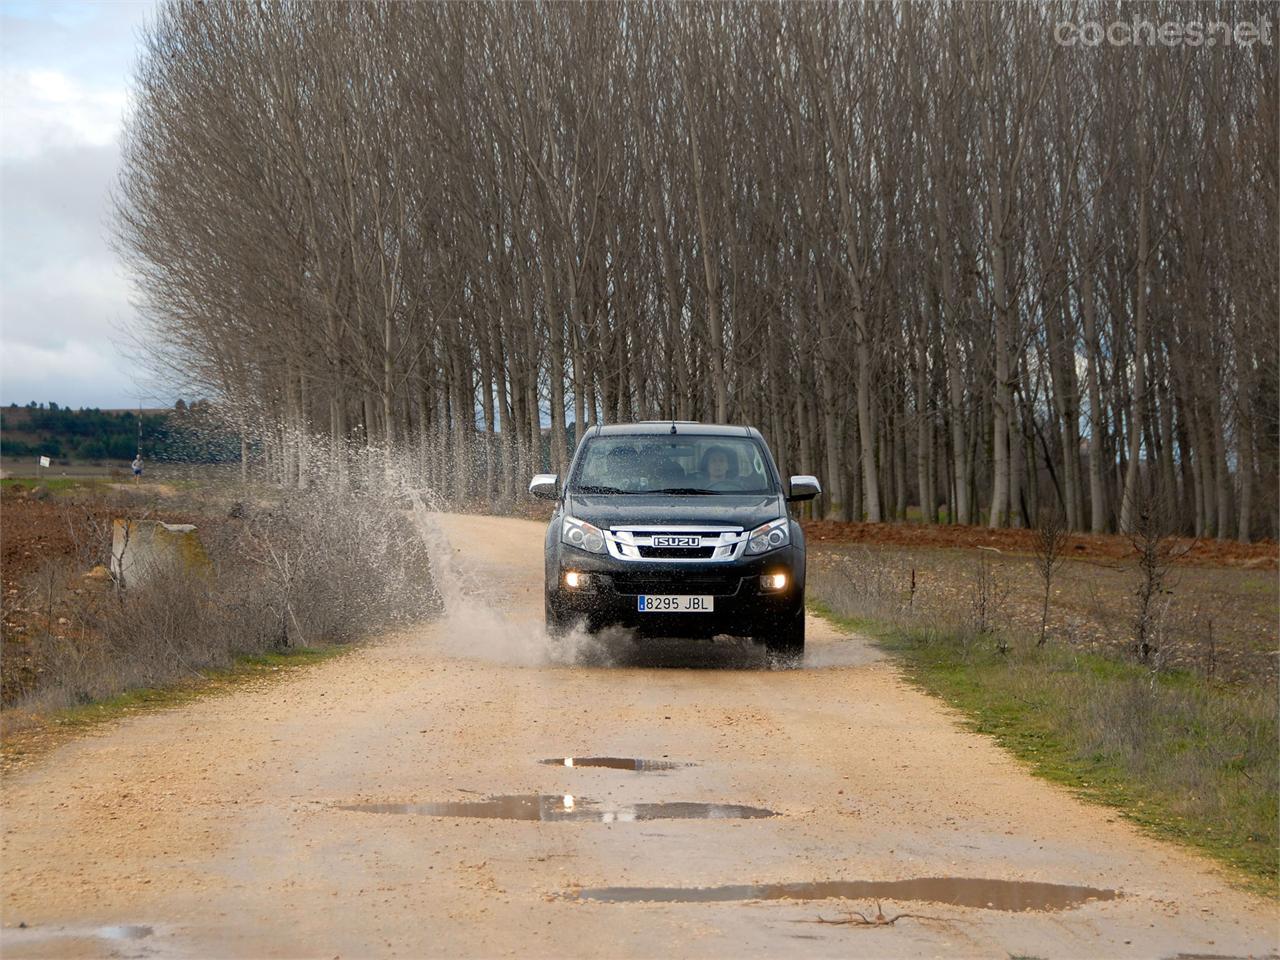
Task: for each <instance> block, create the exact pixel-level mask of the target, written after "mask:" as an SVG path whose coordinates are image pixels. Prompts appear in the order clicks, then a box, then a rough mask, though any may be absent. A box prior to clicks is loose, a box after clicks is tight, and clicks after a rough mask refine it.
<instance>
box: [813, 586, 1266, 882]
mask: <svg viewBox="0 0 1280 960" xmlns="http://www.w3.org/2000/svg"><path fill="white" fill-rule="evenodd" d="M811 607H812V608H813V610H814V611H815V612H817V613H819V614H821V615H822V616H825V617H827V618H828V619H830V620H832V621H833V622H835V623H837V624H839V625H840V626H842V627H845V628H848V629H853V630H857V631H860V632H862V633H865V634H868V635H870V636H871V637H873V638H874V639H875V640H876V642H877V643H878V644H879V645H880V646H881V647H882V648H884V649H885V650H886V651H888V652H889V653H891V654H892V655H893V656H894V657H895V658H896V659H897V660H898V661H899V662H900V663H901V664H902V666H903V668H904V671H905V673H906V676H907V677H908V679H909V680H910V681H911V682H912V683H914V684H915V685H917V686H918V687H920V688H921V689H923V690H925V691H927V692H929V693H931V694H934V695H936V696H938V697H940V698H942V699H943V700H945V701H946V702H947V703H949V704H950V705H952V706H953V707H956V708H957V709H959V710H960V711H961V712H962V713H963V714H964V716H965V718H966V720H967V722H968V724H969V726H970V727H971V728H972V729H974V730H976V731H978V732H979V733H984V734H987V735H989V736H991V737H993V738H994V739H995V740H996V741H997V742H998V743H1000V744H1001V745H1002V746H1003V747H1005V748H1006V749H1008V750H1009V751H1011V752H1012V753H1013V754H1014V755H1015V756H1017V757H1018V758H1019V759H1021V760H1023V761H1025V762H1026V763H1027V764H1028V765H1029V766H1030V768H1031V770H1032V771H1033V772H1034V773H1035V774H1037V775H1038V776H1041V777H1044V778H1046V779H1048V780H1052V781H1054V782H1055V783H1060V784H1064V785H1066V786H1068V787H1070V788H1071V789H1072V790H1073V791H1075V792H1076V793H1077V794H1079V795H1080V796H1082V797H1084V798H1086V799H1089V800H1093V801H1096V802H1100V803H1104V804H1107V805H1109V806H1112V807H1114V808H1116V809H1117V810H1118V811H1119V812H1120V814H1121V815H1123V816H1124V817H1125V818H1127V819H1129V820H1131V821H1133V822H1134V823H1137V824H1139V825H1140V826H1142V827H1143V828H1144V829H1146V830H1148V831H1150V832H1151V833H1153V834H1155V835H1157V836H1160V837H1164V838H1167V839H1172V840H1177V841H1180V842H1182V843H1186V844H1189V845H1191V846H1194V847H1196V848H1198V849H1200V850H1202V851H1204V852H1206V853H1208V854H1209V855H1211V856H1213V857H1214V858H1216V859H1218V860H1219V861H1221V862H1223V863H1225V864H1228V865H1230V866H1231V867H1233V868H1235V869H1236V870H1237V871H1239V872H1240V875H1241V877H1242V879H1243V881H1244V883H1245V885H1247V886H1249V887H1250V888H1252V889H1254V890H1256V891H1259V892H1264V893H1266V894H1267V895H1269V896H1272V897H1275V896H1277V894H1278V893H1280V886H1278V879H1280V876H1278V874H1280V871H1278V870H1277V858H1278V851H1280V829H1278V826H1277V825H1278V823H1280V800H1278V797H1280V783H1278V781H1280V774H1278V772H1277V757H1278V756H1280V744H1278V737H1277V728H1278V722H1277V698H1276V691H1275V690H1274V688H1272V687H1271V686H1270V685H1262V684H1256V685H1249V684H1224V683H1217V682H1213V681H1210V680H1206V679H1205V678H1203V677H1201V676H1198V675H1196V674H1192V673H1189V672H1185V671H1159V672H1154V671H1152V670H1150V669H1148V668H1146V667H1144V666H1142V665H1140V664H1137V663H1129V662H1124V661H1121V660H1117V659H1114V658H1110V657H1105V656H1101V655H1098V654H1092V653H1082V652H1076V651H1073V650H1070V649H1064V648H1062V647H1060V646H1055V645H1052V644H1050V645H1048V646H1046V647H1044V648H1037V647H1035V645H1034V643H1021V642H1013V643H1011V644H1010V649H1009V652H1008V653H1007V654H1001V653H999V652H998V651H997V649H996V643H995V641H994V639H992V638H991V637H989V636H974V635H973V634H972V633H971V632H967V631H965V630H964V629H963V628H947V627H939V626H936V625H933V626H911V625H894V624H891V623H885V622H881V621H874V620H866V619H862V618H857V617H844V616H840V615H838V614H835V613H833V612H832V611H831V610H830V609H828V608H825V607H824V606H823V605H821V604H820V603H812V604H811Z"/></svg>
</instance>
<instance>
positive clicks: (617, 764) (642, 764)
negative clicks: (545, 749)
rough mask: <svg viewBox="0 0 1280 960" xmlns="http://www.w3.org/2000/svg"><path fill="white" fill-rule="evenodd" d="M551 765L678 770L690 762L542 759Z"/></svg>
mask: <svg viewBox="0 0 1280 960" xmlns="http://www.w3.org/2000/svg"><path fill="white" fill-rule="evenodd" d="M540 762H541V763H545V764H546V765H547V766H551V767H607V768H609V769H610V770H637V771H640V772H645V771H652V770H676V769H679V768H680V767H687V766H690V764H687V763H678V762H676V761H675V760H642V759H641V758H639V757H551V758H549V759H547V760H542V761H540Z"/></svg>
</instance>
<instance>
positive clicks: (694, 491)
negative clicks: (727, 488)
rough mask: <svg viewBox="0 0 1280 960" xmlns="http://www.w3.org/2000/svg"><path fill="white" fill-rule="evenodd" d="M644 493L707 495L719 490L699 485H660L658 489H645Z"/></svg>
mask: <svg viewBox="0 0 1280 960" xmlns="http://www.w3.org/2000/svg"><path fill="white" fill-rule="evenodd" d="M644 492H645V493H681V494H687V495H690V496H696V495H700V494H706V495H708V496H710V495H714V494H717V493H720V492H721V491H719V490H703V489H702V488H701V487H662V488H661V489H658V490H645V491H644Z"/></svg>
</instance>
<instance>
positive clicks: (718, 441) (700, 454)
mask: <svg viewBox="0 0 1280 960" xmlns="http://www.w3.org/2000/svg"><path fill="white" fill-rule="evenodd" d="M571 489H572V490H573V491H574V492H575V493H603V494H638V493H669V494H690V495H693V494H705V495H714V494H732V493H757V494H766V493H776V492H777V491H776V490H775V487H774V482H773V479H772V472H771V471H770V469H769V467H768V466H767V464H766V462H765V456H764V451H763V450H762V449H761V447H760V444H759V443H757V442H756V441H755V440H754V439H752V438H751V437H724V436H683V437H682V436H649V435H643V436H614V437H591V438H589V439H588V440H587V445H586V447H585V448H584V449H583V451H582V456H581V457H579V459H578V466H577V469H576V470H575V472H574V476H573V481H572V484H571Z"/></svg>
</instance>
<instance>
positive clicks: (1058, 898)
mask: <svg viewBox="0 0 1280 960" xmlns="http://www.w3.org/2000/svg"><path fill="white" fill-rule="evenodd" d="M1117 896H1119V894H1117V893H1116V892H1115V891H1114V890H1101V889H1097V888H1094V887H1073V886H1069V885H1064V884H1057V883H1035V882H1030V881H1022V880H984V879H980V878H970V877H922V878H919V879H915V880H829V881H823V882H819V883H772V884H760V885H758V886H753V885H749V884H740V885H727V886H723V887H596V888H586V889H583V890H579V891H578V892H577V893H575V894H569V899H572V900H593V901H596V902H599V903H643V902H650V903H721V902H725V901H731V900H834V899H841V900H892V901H898V902H903V901H909V900H915V901H922V902H926V903H946V904H951V905H952V906H956V907H977V908H979V909H986V910H1013V911H1019V910H1067V909H1070V908H1072V907H1078V906H1079V905H1080V904H1082V903H1087V902H1089V901H1090V900H1114V899H1115V898H1116V897H1117Z"/></svg>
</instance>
